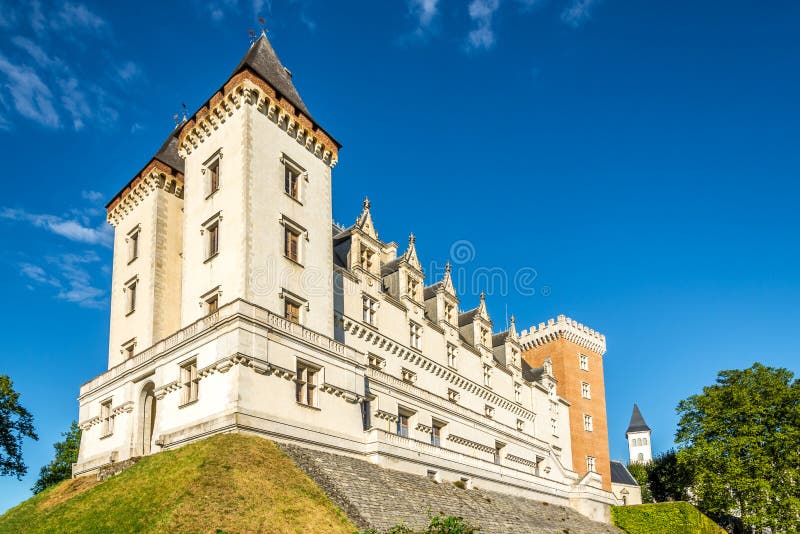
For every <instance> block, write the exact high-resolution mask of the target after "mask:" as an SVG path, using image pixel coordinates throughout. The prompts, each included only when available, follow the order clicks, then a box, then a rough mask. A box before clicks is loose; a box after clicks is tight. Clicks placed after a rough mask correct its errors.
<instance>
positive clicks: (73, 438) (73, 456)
mask: <svg viewBox="0 0 800 534" xmlns="http://www.w3.org/2000/svg"><path fill="white" fill-rule="evenodd" d="M61 435H62V436H64V441H58V442H56V443H55V444H54V445H53V448H54V449H55V451H56V455H55V458H53V461H52V462H50V463H49V464H47V465H45V466H42V469H41V471H39V480H37V481H36V484H34V485H33V487H32V488H31V491H33V492H34V493H39V492H40V491H42V490H43V489H45V488H49V487H50V486H52V485H54V484H58V483H59V482H61V481H62V480H67V479H68V478H71V477H72V464H74V463H75V462H77V461H78V449H80V446H81V428H80V427H79V426H78V423H77V422H76V421H73V422H72V424H71V425H70V427H69V430H68V431H66V432H62V433H61Z"/></svg>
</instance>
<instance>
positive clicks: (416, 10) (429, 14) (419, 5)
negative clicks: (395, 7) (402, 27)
mask: <svg viewBox="0 0 800 534" xmlns="http://www.w3.org/2000/svg"><path fill="white" fill-rule="evenodd" d="M438 4H439V0H410V1H409V5H408V8H409V10H410V11H411V14H412V15H413V16H414V17H415V18H416V19H417V21H418V22H419V27H420V28H427V27H428V26H430V24H431V22H432V21H433V18H434V17H435V16H436V13H438Z"/></svg>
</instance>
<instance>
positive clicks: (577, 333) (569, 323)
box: [519, 315, 606, 356]
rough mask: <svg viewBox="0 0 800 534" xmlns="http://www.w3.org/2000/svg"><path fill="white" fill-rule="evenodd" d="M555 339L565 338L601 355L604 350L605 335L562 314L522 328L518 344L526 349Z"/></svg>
mask: <svg viewBox="0 0 800 534" xmlns="http://www.w3.org/2000/svg"><path fill="white" fill-rule="evenodd" d="M557 339H566V340H567V341H571V342H572V343H575V344H576V345H579V346H581V347H584V348H586V349H588V350H591V351H592V352H595V353H597V354H600V355H601V356H602V355H603V354H605V352H606V336H604V335H603V334H601V333H600V332H597V331H596V330H593V329H592V328H589V327H588V326H586V325H584V324H582V323H579V322H578V321H575V320H574V319H571V318H569V317H566V316H564V315H559V316H558V317H557V318H556V319H549V320H548V321H547V323H539V326H538V327H537V326H536V325H534V326H531V328H530V330H523V331H522V334H521V335H520V340H519V341H520V344H521V345H522V348H523V349H525V350H527V349H531V348H535V347H540V346H542V345H546V344H547V343H551V342H553V341H555V340H557Z"/></svg>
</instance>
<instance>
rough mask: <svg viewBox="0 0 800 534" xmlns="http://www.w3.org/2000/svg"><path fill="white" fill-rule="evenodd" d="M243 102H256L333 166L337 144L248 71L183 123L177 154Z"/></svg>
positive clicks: (202, 137)
mask: <svg viewBox="0 0 800 534" xmlns="http://www.w3.org/2000/svg"><path fill="white" fill-rule="evenodd" d="M242 104H248V105H255V106H256V107H257V108H259V109H262V110H264V113H265V114H266V116H267V117H268V118H269V119H271V120H272V121H273V122H275V124H276V125H277V126H278V127H279V128H280V129H281V130H283V131H284V132H285V133H286V134H287V135H289V136H291V137H293V138H294V139H295V140H296V141H297V142H298V143H300V144H302V145H303V146H305V147H306V149H307V150H309V151H310V152H313V153H314V155H316V156H317V157H318V158H319V159H321V160H322V161H323V162H325V163H326V164H328V165H329V166H331V167H334V166H335V165H336V163H337V161H338V157H339V144H338V143H337V142H336V141H334V140H333V138H332V137H330V136H329V135H328V134H327V133H326V132H325V130H323V129H322V128H321V127H320V126H319V125H317V124H315V123H314V122H313V121H312V120H311V119H309V118H308V117H306V116H305V115H303V114H302V113H300V112H298V111H297V110H296V109H295V107H294V106H293V105H292V104H291V102H289V101H288V100H286V99H285V98H283V96H280V95H278V93H277V92H276V91H275V89H274V88H273V87H272V86H271V85H270V84H268V83H267V82H266V81H264V80H263V79H261V78H260V77H259V76H257V75H256V74H254V73H253V72H251V71H249V70H245V71H242V72H240V73H239V74H237V75H236V76H234V77H232V78H231V79H230V80H228V82H227V83H226V84H225V85H224V86H223V87H222V89H220V90H219V91H217V92H216V93H214V95H213V96H212V97H211V98H210V99H209V100H208V102H206V103H205V104H204V105H203V106H202V107H201V108H200V109H199V110H197V112H196V113H195V114H194V115H193V116H192V117H191V118H190V119H189V120H188V121H186V123H185V124H184V125H183V127H182V128H181V131H180V133H179V134H178V154H179V155H180V156H181V157H184V158H185V157H186V155H187V154H189V153H191V152H192V150H194V149H195V148H197V147H198V146H199V145H200V143H202V142H203V141H205V140H206V139H207V138H208V137H209V136H210V135H211V134H212V133H213V131H214V130H216V129H217V128H219V125H220V124H221V123H224V122H225V121H226V120H227V119H228V117H231V116H233V114H234V113H235V112H236V111H237V110H238V109H241V107H242Z"/></svg>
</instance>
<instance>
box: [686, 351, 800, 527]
mask: <svg viewBox="0 0 800 534" xmlns="http://www.w3.org/2000/svg"><path fill="white" fill-rule="evenodd" d="M677 412H678V415H679V417H680V421H679V423H678V431H677V434H676V442H677V443H678V444H679V445H680V446H681V449H680V450H679V452H678V463H679V464H683V465H686V466H689V467H690V468H691V469H692V471H693V472H694V475H695V477H694V484H693V486H692V492H693V494H694V495H695V497H696V499H697V502H698V506H699V507H700V509H701V510H703V511H705V512H706V513H708V514H709V515H711V516H712V517H713V516H724V515H729V514H730V515H734V516H740V517H741V520H742V523H743V524H744V525H745V526H746V527H751V528H757V529H761V528H764V527H771V528H772V529H773V532H782V531H795V530H796V529H798V528H800V519H798V518H800V483H799V481H800V382H798V380H795V378H794V374H793V373H792V372H791V371H789V370H787V369H782V368H773V367H766V366H764V365H761V364H760V363H756V364H754V365H753V366H752V367H750V368H748V369H744V370H731V371H722V372H720V373H719V375H718V377H717V382H716V384H714V385H712V386H708V387H705V388H703V392H702V393H701V394H698V395H693V396H691V397H689V398H688V399H685V400H683V401H681V402H680V403H679V404H678V407H677Z"/></svg>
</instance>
